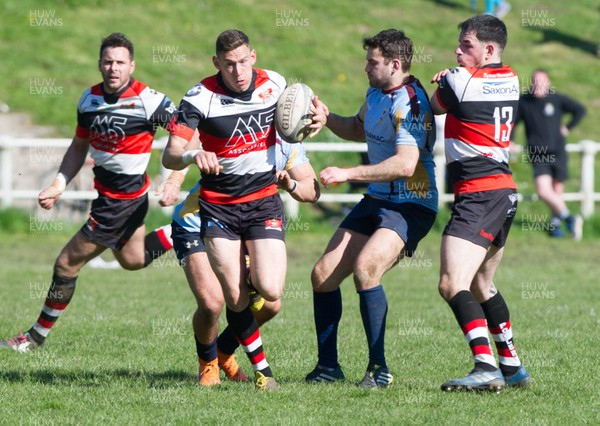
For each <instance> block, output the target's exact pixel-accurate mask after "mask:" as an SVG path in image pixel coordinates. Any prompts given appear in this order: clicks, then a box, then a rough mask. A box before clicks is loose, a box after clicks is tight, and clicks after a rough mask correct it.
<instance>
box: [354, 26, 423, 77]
mask: <svg viewBox="0 0 600 426" xmlns="http://www.w3.org/2000/svg"><path fill="white" fill-rule="evenodd" d="M363 48H364V49H369V48H370V49H379V50H380V51H381V55H382V56H383V57H384V58H385V61H386V63H389V62H390V61H391V60H392V59H400V62H401V63H402V71H404V72H408V71H409V70H410V64H411V62H412V56H413V42H412V40H411V39H410V38H408V37H407V36H406V35H405V34H404V31H401V30H394V29H389V30H383V31H380V32H379V33H378V34H377V35H375V36H373V37H365V38H364V39H363Z"/></svg>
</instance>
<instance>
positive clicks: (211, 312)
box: [196, 302, 223, 324]
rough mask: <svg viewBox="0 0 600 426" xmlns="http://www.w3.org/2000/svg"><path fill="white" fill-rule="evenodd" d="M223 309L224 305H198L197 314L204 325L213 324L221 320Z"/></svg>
mask: <svg viewBox="0 0 600 426" xmlns="http://www.w3.org/2000/svg"><path fill="white" fill-rule="evenodd" d="M222 309H223V303H221V304H219V303H214V302H213V303H203V304H198V308H197V310H196V312H197V314H198V316H199V317H200V318H201V320H202V322H203V323H204V324H212V323H213V322H215V321H218V320H219V315H220V314H221V311H222Z"/></svg>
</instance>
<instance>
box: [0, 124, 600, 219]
mask: <svg viewBox="0 0 600 426" xmlns="http://www.w3.org/2000/svg"><path fill="white" fill-rule="evenodd" d="M70 143H71V139H31V138H14V137H8V136H0V207H2V208H6V207H9V206H11V205H13V204H14V202H15V200H19V199H28V200H36V199H37V196H38V194H39V191H40V190H41V189H42V188H40V187H39V185H36V184H35V182H37V181H36V180H33V182H34V183H33V184H32V185H31V187H30V188H25V189H18V188H15V183H16V182H15V181H16V180H21V179H24V177H23V176H22V173H21V174H19V175H18V176H15V170H14V169H15V167H14V165H15V164H16V162H17V161H16V159H15V158H14V155H13V150H16V149H21V148H28V149H29V150H30V154H29V155H30V163H31V160H32V158H33V159H37V161H36V163H42V162H44V161H45V162H46V163H47V162H48V161H47V160H49V158H48V157H53V158H52V160H53V161H55V162H56V160H60V158H62V152H61V153H60V155H57V154H56V155H55V154H53V153H54V151H52V150H53V149H56V148H59V149H63V150H64V149H66V148H67V147H68V146H69V144H70ZM165 144H166V137H163V138H161V139H158V140H156V141H155V142H154V144H153V146H152V147H153V149H156V150H162V149H164V146H165ZM436 145H441V144H436ZM304 147H305V149H306V151H309V152H311V151H312V152H315V151H319V152H363V151H366V149H367V146H366V144H364V143H352V142H306V143H304ZM567 151H568V152H577V153H581V182H580V190H579V192H572V193H565V194H564V199H565V201H576V202H579V203H580V205H581V214H582V215H583V216H584V217H589V216H590V215H592V214H593V212H594V204H595V203H596V202H598V201H600V193H598V192H595V188H594V184H595V182H594V179H595V173H594V164H595V157H596V154H597V153H598V151H600V143H598V142H594V141H591V140H583V141H580V142H579V143H577V144H568V145H567ZM32 152H33V155H32V154H31V153H32ZM48 153H50V154H48ZM435 161H436V165H437V170H438V171H440V170H444V164H445V160H444V156H443V153H440V152H438V153H436V156H435ZM57 170H58V165H55V166H54V167H53V173H56V171H57ZM27 173H28V174H34V170H28V171H27ZM163 173H166V171H164V170H163ZM436 176H437V186H438V189H439V190H440V204H442V203H446V202H448V201H451V200H452V198H453V195H452V194H448V193H444V192H443V189H444V188H445V182H444V179H445V173H440V172H438V173H437V174H436ZM284 195H285V197H284V201H285V202H286V207H287V209H288V212H289V214H290V215H291V216H295V215H296V214H297V211H298V210H297V209H298V206H297V203H296V202H295V201H294V200H293V199H292V198H291V197H289V196H288V195H287V194H284ZM150 196H151V198H154V194H153V193H151V194H150ZM96 197H97V193H96V191H95V190H91V189H83V190H67V191H65V192H64V193H63V195H62V197H61V199H62V200H91V199H94V198H96ZM361 198H362V195H361V194H332V193H326V192H324V193H322V195H321V198H320V200H319V202H334V203H335V202H339V203H343V202H357V201H359V200H360V199H361Z"/></svg>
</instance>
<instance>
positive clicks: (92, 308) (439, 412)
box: [0, 223, 600, 425]
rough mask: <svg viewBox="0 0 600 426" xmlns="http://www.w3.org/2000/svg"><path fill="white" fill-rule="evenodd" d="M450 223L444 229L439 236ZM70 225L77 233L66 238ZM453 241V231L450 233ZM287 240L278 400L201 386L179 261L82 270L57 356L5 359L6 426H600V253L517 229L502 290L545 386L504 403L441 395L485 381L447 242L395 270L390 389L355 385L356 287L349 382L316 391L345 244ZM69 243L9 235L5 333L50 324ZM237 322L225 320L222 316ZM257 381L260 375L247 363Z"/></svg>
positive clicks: (53, 343)
mask: <svg viewBox="0 0 600 426" xmlns="http://www.w3.org/2000/svg"><path fill="white" fill-rule="evenodd" d="M440 226H441V225H440ZM65 228H68V226H65ZM438 228H439V227H438ZM297 229H302V231H292V232H289V234H288V254H289V273H288V277H287V280H286V289H285V292H284V306H283V310H282V312H281V313H280V315H279V316H278V317H276V318H275V319H274V320H273V321H272V322H271V323H269V324H268V325H267V326H265V327H263V340H264V343H265V349H266V353H267V358H268V360H269V362H270V363H271V365H272V367H273V370H274V372H275V375H276V377H277V380H278V382H279V384H280V391H278V392H274V393H269V394H263V393H258V392H256V391H255V390H254V388H253V386H252V384H238V383H229V382H224V383H223V384H222V385H221V386H219V387H216V388H211V389H204V388H201V387H199V386H198V385H197V384H196V383H195V380H196V375H197V362H196V357H195V347H194V342H193V337H192V330H191V315H192V313H193V311H194V308H195V303H194V300H193V297H192V294H191V292H190V291H189V290H188V288H187V284H186V283H185V280H184V276H183V273H182V271H181V270H180V268H179V266H178V265H177V262H176V260H175V258H174V257H173V256H172V253H170V254H169V255H167V256H166V257H164V258H162V259H160V260H159V261H158V262H157V263H156V264H154V265H153V266H151V267H149V268H147V269H145V270H142V271H136V272H127V271H124V270H97V269H90V268H84V270H83V271H82V273H81V275H80V279H79V281H78V287H77V290H76V294H75V296H74V299H73V302H72V303H71V305H70V306H69V308H68V310H67V311H66V312H65V314H64V315H63V316H62V317H61V319H60V320H59V321H58V323H57V325H56V326H55V328H54V330H53V331H52V333H51V334H50V336H49V338H48V340H47V344H46V346H45V347H44V348H43V349H41V350H39V351H37V352H33V353H31V354H24V355H22V354H17V353H13V352H10V351H3V352H0V362H1V365H2V369H1V371H0V412H1V413H2V415H1V417H0V423H1V424H15V423H21V424H31V423H34V424H77V425H79V424H239V423H250V424H259V423H265V424H366V423H376V424H476V423H481V422H485V423H488V424H498V425H501V424H508V423H512V424H522V425H546V424H594V423H598V422H599V421H600V407H599V406H598V401H599V400H600V398H599V397H600V392H599V391H598V387H597V386H596V383H597V376H598V367H597V360H596V356H595V349H596V348H598V345H599V343H600V342H599V341H598V332H597V331H598V326H599V325H600V307H599V306H598V300H600V297H599V296H600V294H599V293H600V290H599V289H598V286H597V283H596V277H597V274H596V273H595V272H594V269H593V268H594V267H593V265H594V264H595V261H596V257H597V256H596V253H597V252H598V249H599V248H600V247H599V246H600V244H599V243H598V242H595V241H583V242H581V243H579V244H577V243H574V242H572V241H567V240H565V241H550V240H549V239H548V238H547V237H546V236H545V235H543V234H542V233H539V232H537V233H535V232H529V231H523V230H520V229H515V230H514V232H513V235H511V238H510V239H509V244H508V247H507V253H506V258H505V261H504V263H503V265H502V266H501V268H500V270H499V272H498V274H497V279H496V283H497V286H498V287H499V289H500V290H501V292H502V293H503V294H504V297H505V298H506V299H507V301H508V303H509V307H510V309H511V315H512V322H513V324H514V332H515V340H516V345H517V349H518V351H519V354H520V356H521V358H522V359H523V361H524V363H525V365H526V366H527V368H528V369H529V371H530V373H531V375H532V377H533V381H532V384H531V385H530V387H529V388H527V389H506V390H504V391H502V392H501V393H500V394H491V393H454V394H447V393H442V392H441V391H440V389H439V386H440V384H441V383H442V382H443V381H445V380H446V379H448V378H451V377H455V376H460V375H463V374H465V373H467V372H468V370H469V369H470V368H471V359H470V355H469V352H468V349H467V344H466V342H465V341H464V338H463V336H462V334H461V333H460V331H459V329H458V327H457V325H456V323H455V320H454V317H453V315H452V312H451V311H450V309H449V308H448V307H447V306H446V304H445V303H444V302H443V300H442V299H441V298H440V297H439V295H438V294H437V290H436V284H437V273H438V265H439V262H438V253H439V251H438V247H439V242H440V233H439V229H435V230H434V231H432V233H431V234H430V235H429V236H428V237H427V238H426V239H425V240H424V241H423V243H422V244H421V245H420V247H419V250H418V252H417V253H416V254H415V257H414V258H413V259H410V260H408V261H403V262H402V263H401V264H400V265H398V266H397V267H395V268H394V269H393V270H392V271H390V272H389V273H388V274H387V275H386V277H385V279H384V285H385V288H386V292H387V295H388V299H389V314H388V327H387V334H386V349H387V356H388V364H389V366H390V369H391V371H392V373H393V374H394V376H395V383H394V385H393V386H392V387H391V388H390V389H387V390H375V391H364V390H360V389H358V388H357V387H356V383H357V382H358V381H359V380H360V379H361V378H362V375H363V374H364V369H365V367H366V363H367V348H366V343H365V337H364V331H363V329H362V324H361V320H360V313H359V309H358V298H357V296H356V294H355V292H354V290H353V285H352V282H351V281H350V280H347V281H346V282H345V283H344V284H343V286H342V292H343V298H344V299H343V300H344V314H343V318H342V323H341V326H340V333H339V349H340V355H341V356H340V362H341V363H342V365H343V367H344V370H345V373H346V376H347V380H346V382H345V383H340V384H334V385H323V386H320V385H316V386H314V385H306V384H304V383H303V378H304V376H305V374H306V373H307V372H308V371H310V370H311V369H312V368H313V366H314V364H315V362H316V339H315V336H314V325H313V317H312V291H311V288H310V281H309V274H310V269H311V267H312V265H313V264H314V262H315V260H316V259H317V257H318V256H319V255H320V253H321V251H322V250H323V248H324V247H325V244H326V242H327V240H328V238H329V236H330V234H331V231H329V230H327V229H325V227H323V229H320V228H319V229H317V227H316V226H314V225H312V224H310V223H305V224H303V226H297ZM70 233H71V230H70V229H69V230H67V229H64V230H63V231H56V232H47V233H26V234H17V235H6V234H3V235H2V239H3V244H2V247H1V248H0V254H1V256H0V259H2V268H0V291H1V292H2V294H3V297H2V300H1V301H0V312H2V316H1V317H0V336H1V337H11V336H13V335H15V334H16V333H18V332H21V331H24V330H25V329H27V328H28V327H29V326H31V324H32V323H33V321H35V319H36V318H37V315H38V313H39V310H40V308H41V305H42V303H43V300H44V297H45V293H46V290H47V288H48V286H49V281H50V277H51V265H52V263H53V261H54V258H55V256H56V255H57V254H58V251H59V250H60V248H61V247H62V245H63V244H64V243H65V242H66V241H67V239H68V237H69V236H70ZM222 321H224V318H222ZM238 359H239V360H240V363H241V365H242V367H243V368H244V370H245V371H246V372H248V373H250V371H251V368H250V365H249V363H248V361H247V359H246V358H245V356H244V354H243V353H241V352H240V351H238Z"/></svg>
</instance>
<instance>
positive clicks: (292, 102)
mask: <svg viewBox="0 0 600 426" xmlns="http://www.w3.org/2000/svg"><path fill="white" fill-rule="evenodd" d="M313 96H314V93H313V91H312V89H311V88H310V87H308V86H307V85H306V84H304V83H294V84H292V85H290V86H288V87H286V88H285V90H284V91H283V93H281V96H280V97H279V100H278V101H277V107H276V109H275V128H276V129H277V132H278V133H279V136H281V139H283V140H284V141H286V142H288V143H298V142H302V141H303V140H304V138H306V137H307V136H308V135H309V134H310V132H311V131H312V129H309V128H307V127H306V126H307V125H309V124H310V123H312V114H311V113H310V106H311V105H312V99H313Z"/></svg>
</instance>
